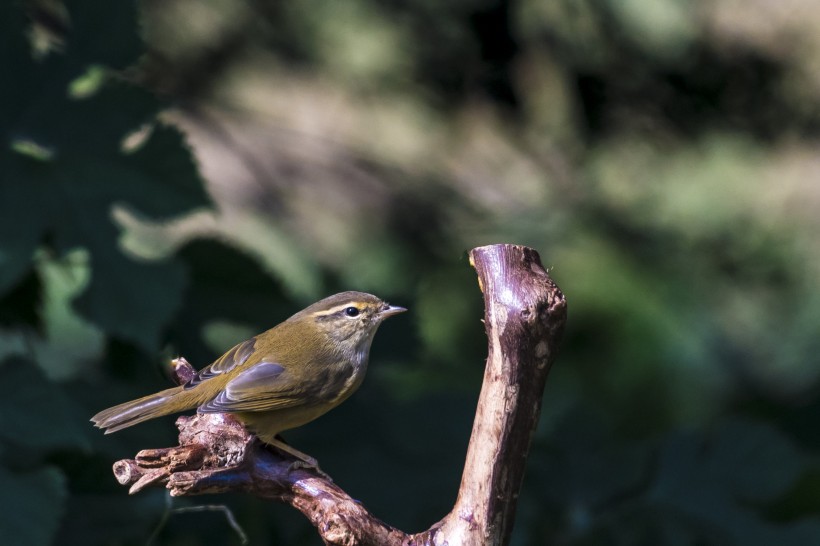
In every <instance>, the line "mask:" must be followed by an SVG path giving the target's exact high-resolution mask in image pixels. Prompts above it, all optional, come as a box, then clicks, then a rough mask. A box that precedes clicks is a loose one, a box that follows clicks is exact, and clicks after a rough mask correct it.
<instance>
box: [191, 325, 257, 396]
mask: <svg viewBox="0 0 820 546" xmlns="http://www.w3.org/2000/svg"><path fill="white" fill-rule="evenodd" d="M255 346H256V338H255V337H252V338H251V339H249V340H247V341H243V342H242V343H239V344H238V345H235V346H234V347H233V348H231V349H230V350H229V351H228V352H227V353H225V354H224V355H222V356H220V357H219V358H218V359H217V360H215V361H214V362H213V364H210V365H208V366H205V367H204V368H202V369H201V370H199V372H197V374H196V375H195V376H194V377H193V378H191V380H190V381H188V382H187V383H186V384H185V389H192V388H194V387H196V386H197V385H199V384H200V383H202V382H203V381H207V380H208V379H210V378H212V377H214V376H217V375H220V374H223V373H225V372H229V371H231V370H233V369H234V368H236V367H237V366H241V365H242V364H244V363H245V362H247V360H248V358H250V356H251V355H252V354H253V350H254V348H255Z"/></svg>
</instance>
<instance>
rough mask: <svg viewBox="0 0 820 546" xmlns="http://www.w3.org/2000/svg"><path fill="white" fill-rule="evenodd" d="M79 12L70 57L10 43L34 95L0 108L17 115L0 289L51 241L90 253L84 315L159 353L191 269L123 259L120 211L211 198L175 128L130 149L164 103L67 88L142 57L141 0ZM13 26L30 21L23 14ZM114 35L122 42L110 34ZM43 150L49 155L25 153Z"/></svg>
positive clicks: (8, 149) (130, 89) (1, 224)
mask: <svg viewBox="0 0 820 546" xmlns="http://www.w3.org/2000/svg"><path fill="white" fill-rule="evenodd" d="M72 8H73V9H72V10H71V16H72V21H73V26H72V27H71V32H70V34H69V36H68V44H67V46H66V52H65V54H61V55H55V54H52V55H49V56H48V57H47V58H46V60H45V61H43V62H39V63H38V62H35V61H34V60H33V59H32V58H31V56H30V55H29V54H27V52H25V51H21V49H22V48H21V46H20V43H19V40H15V39H8V40H9V41H10V42H11V43H12V45H14V46H15V47H14V51H15V52H16V53H15V54H16V55H17V56H16V57H15V56H9V55H3V56H0V62H4V64H5V66H4V65H0V70H2V71H3V72H4V73H11V72H9V70H8V68H10V67H17V68H19V72H17V73H19V74H20V76H19V78H18V79H17V80H16V81H15V87H16V88H18V89H19V90H20V93H21V95H20V96H22V97H25V98H26V100H25V101H23V102H20V101H18V100H11V99H13V98H14V97H9V99H10V100H9V103H8V104H4V103H0V118H2V119H4V120H9V123H8V132H7V133H4V134H2V135H0V138H3V139H4V142H2V143H0V144H2V147H1V148H0V170H2V171H3V173H4V176H3V179H2V181H0V265H1V266H3V267H0V294H2V293H3V292H4V291H7V290H9V289H10V288H11V286H13V285H14V283H16V282H18V281H19V280H20V279H21V278H22V277H23V276H24V275H25V274H26V272H27V271H28V270H29V269H30V267H31V256H32V254H33V252H34V251H35V250H36V248H37V247H38V246H39V245H41V244H43V243H44V242H46V241H47V242H49V243H51V244H52V245H53V246H54V247H55V248H56V249H57V250H58V252H61V253H64V252H68V251H70V250H73V249H76V248H84V249H86V250H88V251H89V252H90V254H91V261H92V264H93V270H92V281H91V283H90V284H89V286H88V288H87V290H86V292H85V293H83V294H82V295H81V296H80V297H79V298H78V299H77V301H76V308H77V309H78V310H79V311H80V312H81V313H82V314H83V315H84V317H85V318H87V319H88V320H89V321H91V322H92V323H94V324H96V325H97V326H99V327H100V328H101V329H102V330H104V331H106V332H109V333H111V334H113V335H116V336H119V337H122V338H123V339H126V340H128V341H131V342H133V343H136V344H138V345H139V346H141V347H142V348H143V349H145V350H147V351H154V350H156V348H157V347H158V344H159V340H160V336H161V332H162V330H163V328H164V327H165V326H166V325H167V323H168V321H169V320H170V318H171V317H172V316H173V314H174V313H175V312H176V310H177V309H178V306H179V304H180V302H181V299H182V290H183V289H184V287H185V278H184V277H185V275H184V270H183V269H182V267H181V266H180V265H179V264H178V263H174V262H172V261H168V262H161V263H148V262H145V261H137V260H134V259H132V258H131V257H129V256H126V255H125V254H123V253H122V252H121V251H120V250H119V248H118V236H119V233H118V230H117V228H116V227H115V225H114V224H113V222H112V219H111V209H112V207H113V206H114V205H115V204H116V205H125V206H133V207H135V208H137V209H139V210H141V211H142V212H144V213H145V214H147V215H149V216H151V217H152V218H156V219H163V218H170V217H172V216H175V215H179V214H182V213H185V212H187V211H190V210H192V209H194V208H198V207H204V206H209V205H210V200H209V198H208V195H207V193H206V192H205V190H204V187H203V185H202V182H201V180H200V178H199V175H198V172H197V169H196V165H195V163H194V161H193V160H192V157H191V154H190V151H189V150H188V149H187V148H186V147H185V146H184V143H183V139H182V136H181V134H180V133H179V132H178V131H177V130H176V129H174V128H171V127H158V128H155V130H154V131H152V132H151V133H150V134H149V135H148V138H147V140H146V141H145V142H144V143H143V145H142V146H141V147H139V148H138V149H137V150H135V151H130V152H129V151H125V150H124V149H123V146H122V142H123V140H124V139H125V137H126V135H128V134H129V133H131V132H133V131H135V130H137V129H139V128H140V127H142V126H144V125H145V124H150V123H153V122H154V118H155V115H156V112H157V111H158V109H159V107H160V104H159V102H158V101H157V100H156V98H155V97H153V96H152V95H151V94H149V93H148V92H147V91H145V90H143V89H140V88H137V87H135V86H131V85H128V84H125V83H123V82H115V81H114V80H111V79H109V81H108V82H106V84H104V85H102V86H101V88H100V89H99V90H97V92H96V93H94V94H92V95H91V96H89V97H87V98H83V99H81V100H80V99H75V98H72V97H71V96H70V94H69V93H68V89H69V85H70V84H71V82H72V81H73V80H74V79H75V78H77V77H78V76H80V75H82V74H83V73H84V72H85V71H86V67H88V66H89V65H92V64H93V65H99V64H108V66H114V67H118V68H119V67H122V66H125V65H126V64H128V63H129V62H131V61H132V60H133V59H134V58H136V55H137V53H138V51H139V48H138V47H135V45H134V44H135V43H138V41H135V40H136V36H137V33H136V23H135V16H134V13H133V11H134V4H133V2H129V3H128V6H127V7H126V8H124V9H123V7H122V6H115V7H111V6H109V5H108V4H106V3H105V2H97V1H94V2H82V3H77V4H72ZM97 8H99V9H97ZM4 9H5V10H6V11H8V8H4ZM9 15H13V14H9ZM12 21H16V24H18V25H20V24H22V21H21V19H20V17H19V16H18V17H16V18H14V17H12ZM6 24H8V23H6ZM7 30H9V32H12V33H13V34H18V35H22V32H23V28H17V29H14V28H13V25H12V27H11V28H8V29H7ZM112 36H116V39H112V42H113V43H114V44H115V45H113V46H111V45H109V43H108V42H107V41H106V39H105V38H106V37H112ZM21 55H22V56H23V57H22V58H21V57H20V56H21ZM18 98H19V97H18ZM21 142H22V143H24V144H26V145H25V146H24V145H18V144H20V143H21ZM35 148H36V149H39V150H42V151H43V153H37V154H31V153H27V152H26V150H29V149H35Z"/></svg>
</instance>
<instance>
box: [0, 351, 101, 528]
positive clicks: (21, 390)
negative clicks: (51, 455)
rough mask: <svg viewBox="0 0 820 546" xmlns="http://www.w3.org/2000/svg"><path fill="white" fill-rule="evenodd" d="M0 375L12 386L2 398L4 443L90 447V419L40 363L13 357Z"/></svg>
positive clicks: (40, 448)
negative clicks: (88, 423)
mask: <svg viewBox="0 0 820 546" xmlns="http://www.w3.org/2000/svg"><path fill="white" fill-rule="evenodd" d="M0 375H2V377H3V384H4V385H8V386H10V388H7V389H5V391H4V394H3V396H2V397H0V415H2V416H3V426H2V427H0V442H4V443H6V444H8V445H10V446H19V447H24V448H30V449H34V450H37V451H49V450H55V449H64V448H79V449H84V448H86V447H87V445H88V442H87V440H86V434H87V433H88V432H89V431H88V428H87V422H86V417H85V416H84V415H82V413H81V412H80V411H79V409H78V408H77V407H76V405H75V404H74V403H73V402H72V401H71V400H70V398H68V397H67V396H66V394H65V392H64V390H63V389H62V388H61V387H60V385H58V384H57V383H54V382H52V381H50V380H49V379H48V378H47V377H46V376H45V375H44V374H43V373H42V372H41V371H40V369H39V368H38V367H37V365H36V364H34V363H33V362H31V361H28V360H26V359H23V358H19V357H10V358H7V359H6V360H5V361H3V362H2V363H0ZM0 536H2V535H0Z"/></svg>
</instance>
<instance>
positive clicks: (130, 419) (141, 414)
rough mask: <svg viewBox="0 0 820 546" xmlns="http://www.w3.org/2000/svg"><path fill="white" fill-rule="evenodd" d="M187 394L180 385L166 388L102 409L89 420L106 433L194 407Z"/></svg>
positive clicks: (194, 403) (194, 404)
mask: <svg viewBox="0 0 820 546" xmlns="http://www.w3.org/2000/svg"><path fill="white" fill-rule="evenodd" d="M189 394H190V391H185V390H183V388H182V387H174V388H172V389H166V390H164V391H160V392H158V393H155V394H149V395H148V396H143V397H142V398H138V399H136V400H131V401H130V402H125V403H124V404H119V405H117V406H114V407H112V408H108V409H106V410H103V411H101V412H100V413H98V414H97V415H95V416H94V417H92V418H91V421H93V423H94V425H95V426H97V427H98V428H102V429H105V433H106V434H110V433H112V432H117V431H118V430H122V429H124V428H127V427H130V426H132V425H136V424H137V423H142V422H143V421H147V420H149V419H153V418H155V417H162V416H163V415H169V414H171V413H177V412H180V411H185V410H187V409H191V408H193V407H196V405H197V404H196V401H194V400H191V401H190V402H189V401H188V400H187V399H188V398H192V397H191V396H189Z"/></svg>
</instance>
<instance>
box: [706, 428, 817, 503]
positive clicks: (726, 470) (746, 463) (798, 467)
mask: <svg viewBox="0 0 820 546" xmlns="http://www.w3.org/2000/svg"><path fill="white" fill-rule="evenodd" d="M710 463H711V465H712V468H713V471H714V474H715V475H716V476H718V477H719V479H720V480H721V482H723V483H724V484H725V485H726V487H727V488H728V489H729V491H731V493H732V494H733V495H734V496H735V497H736V498H737V499H738V500H741V501H750V502H758V503H759V502H767V501H773V500H775V499H776V498H777V497H778V496H780V495H782V494H783V493H785V492H786V490H787V489H788V488H789V487H791V486H792V485H793V484H794V483H795V482H796V480H797V478H798V477H799V476H800V474H801V473H802V472H803V470H804V469H805V460H804V457H803V456H802V454H801V453H800V452H798V450H797V449H796V448H795V447H794V446H793V445H792V444H791V442H789V440H788V439H787V438H786V437H785V436H784V435H783V434H782V433H780V431H778V430H777V429H776V428H774V427H772V426H770V425H767V424H763V423H752V422H748V421H741V420H732V421H729V422H727V423H724V424H723V425H722V426H721V427H720V428H719V429H718V430H717V431H716V434H715V441H714V444H713V445H712V447H711V458H710Z"/></svg>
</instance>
